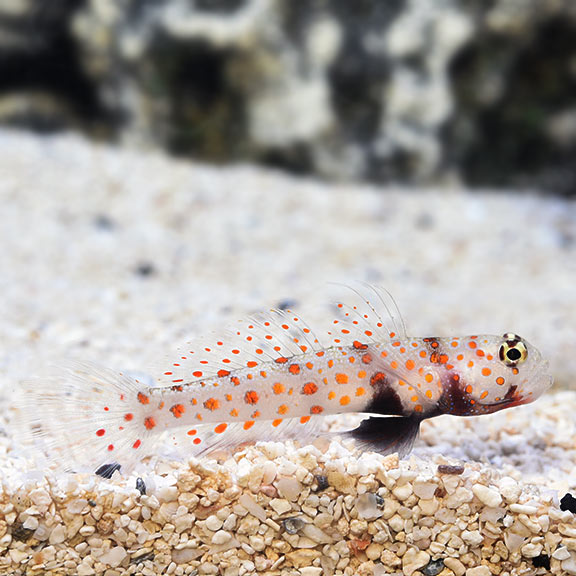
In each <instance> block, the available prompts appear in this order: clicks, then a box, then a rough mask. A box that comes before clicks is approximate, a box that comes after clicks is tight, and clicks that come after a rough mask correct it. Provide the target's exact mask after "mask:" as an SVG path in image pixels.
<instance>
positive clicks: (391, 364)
mask: <svg viewBox="0 0 576 576" xmlns="http://www.w3.org/2000/svg"><path fill="white" fill-rule="evenodd" d="M390 368H392V370H396V368H398V362H396V360H392V362H390Z"/></svg>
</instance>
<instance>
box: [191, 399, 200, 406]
mask: <svg viewBox="0 0 576 576" xmlns="http://www.w3.org/2000/svg"><path fill="white" fill-rule="evenodd" d="M191 403H192V406H196V404H198V400H196V398H192V400H191Z"/></svg>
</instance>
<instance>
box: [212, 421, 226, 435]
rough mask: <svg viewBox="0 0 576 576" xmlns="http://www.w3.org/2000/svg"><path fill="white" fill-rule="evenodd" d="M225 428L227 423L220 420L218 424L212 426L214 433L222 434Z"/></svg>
mask: <svg viewBox="0 0 576 576" xmlns="http://www.w3.org/2000/svg"><path fill="white" fill-rule="evenodd" d="M226 428H228V424H226V422H222V424H218V426H216V428H214V432H216V434H222V432H224V430H226Z"/></svg>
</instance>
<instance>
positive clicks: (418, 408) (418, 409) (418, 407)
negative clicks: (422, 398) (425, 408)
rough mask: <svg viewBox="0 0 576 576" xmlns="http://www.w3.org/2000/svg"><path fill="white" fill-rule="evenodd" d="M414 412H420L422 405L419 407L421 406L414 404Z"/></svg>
mask: <svg viewBox="0 0 576 576" xmlns="http://www.w3.org/2000/svg"><path fill="white" fill-rule="evenodd" d="M414 411H415V412H422V405H421V404H416V406H414Z"/></svg>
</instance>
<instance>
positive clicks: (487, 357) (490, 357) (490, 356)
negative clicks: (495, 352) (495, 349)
mask: <svg viewBox="0 0 576 576" xmlns="http://www.w3.org/2000/svg"><path fill="white" fill-rule="evenodd" d="M486 360H494V356H492V354H486Z"/></svg>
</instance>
